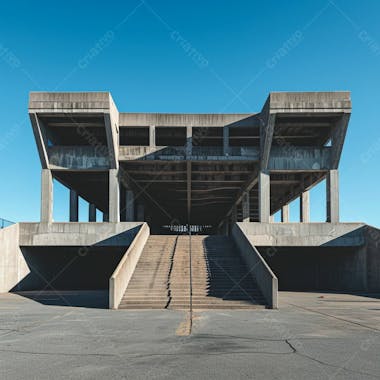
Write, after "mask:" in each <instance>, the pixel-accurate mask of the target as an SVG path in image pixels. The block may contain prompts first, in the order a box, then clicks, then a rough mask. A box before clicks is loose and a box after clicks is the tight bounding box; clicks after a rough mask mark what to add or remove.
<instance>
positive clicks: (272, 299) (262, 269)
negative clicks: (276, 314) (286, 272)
mask: <svg viewBox="0 0 380 380" xmlns="http://www.w3.org/2000/svg"><path fill="white" fill-rule="evenodd" d="M241 224H247V223H235V224H234V226H233V228H232V237H233V239H234V241H235V243H236V245H237V246H238V248H239V251H240V255H241V256H242V258H243V260H244V261H245V264H246V265H247V267H248V269H249V272H250V273H251V274H252V276H253V277H254V278H255V280H256V282H257V285H258V287H259V288H260V291H261V293H262V294H263V296H264V298H265V300H266V302H267V304H268V306H269V307H270V308H271V309H277V308H278V280H277V277H276V276H275V274H274V273H273V272H272V270H271V269H270V268H269V266H268V264H267V263H266V262H265V260H264V259H263V257H262V256H261V255H260V253H259V251H258V250H257V249H256V247H255V246H254V245H253V244H252V243H251V242H250V240H249V239H248V238H247V236H246V235H245V234H244V232H243V231H242V229H241Z"/></svg>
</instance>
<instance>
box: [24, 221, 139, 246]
mask: <svg viewBox="0 0 380 380" xmlns="http://www.w3.org/2000/svg"><path fill="white" fill-rule="evenodd" d="M141 224H142V223H141V222H120V223H82V222H79V223H72V222H71V223H51V224H47V223H20V241H19V244H20V246H91V245H97V246H118V245H125V246H129V245H130V244H131V242H132V240H133V238H134V237H135V235H136V234H137V231H138V229H139V226H141Z"/></svg>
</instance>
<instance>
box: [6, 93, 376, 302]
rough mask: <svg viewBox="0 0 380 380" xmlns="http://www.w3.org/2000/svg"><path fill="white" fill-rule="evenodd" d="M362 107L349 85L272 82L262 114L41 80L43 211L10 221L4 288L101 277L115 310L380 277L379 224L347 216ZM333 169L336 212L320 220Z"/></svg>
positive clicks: (265, 295)
mask: <svg viewBox="0 0 380 380" xmlns="http://www.w3.org/2000/svg"><path fill="white" fill-rule="evenodd" d="M350 114H351V100H350V93H349V92H299V93H292V92H281V93H277V92H276V93H270V94H269V96H268V98H267V99H266V101H265V103H264V105H263V107H262V109H261V111H260V112H258V113H252V114H158V113H130V112H127V113H125V112H119V110H118V109H117V107H116V105H115V103H114V101H113V99H112V97H111V94H110V93H108V92H81V93H50V92H38V93H31V94H30V100H29V115H30V120H31V125H32V128H33V132H34V136H35V141H36V144H37V148H38V153H39V156H40V160H41V166H42V171H41V221H40V223H18V224H16V225H13V226H10V227H7V228H5V229H3V230H1V231H0V238H1V240H0V291H2V292H7V291H32V290H40V291H41V290H43V289H54V290H56V291H61V290H68V289H69V290H78V291H80V290H83V289H87V290H88V289H104V290H107V292H108V293H109V305H110V307H111V308H122V307H124V308H161V307H162V308H165V307H166V308H171V307H172V308H186V307H187V306H188V305H189V303H191V304H192V306H194V307H202V308H207V307H212V308H232V307H235V308H243V307H246V308H248V307H273V308H276V307H277V291H278V289H286V290H326V291H345V292H347V291H361V292H363V291H364V292H370V291H379V290H380V259H379V249H380V248H379V246H378V242H379V241H380V233H379V231H378V230H377V229H375V228H373V227H370V226H367V225H366V224H364V223H343V222H341V221H340V219H339V161H340V157H341V153H342V149H343V144H344V140H345V135H346V131H347V128H348V124H349V119H350ZM53 180H55V181H58V182H60V183H61V184H63V185H64V186H66V187H67V188H68V189H69V192H70V196H69V200H68V204H67V207H68V208H69V210H70V220H69V221H68V222H66V223H61V222H59V223H58V222H54V220H53V207H54V206H53V205H54V199H53V183H54V181H53ZM323 180H325V183H326V204H323V205H322V204H321V205H319V206H320V207H325V208H326V222H324V223H311V222H310V212H309V207H310V196H309V191H310V189H311V188H312V187H313V186H315V185H317V184H318V183H319V182H321V181H323ZM79 197H81V198H83V199H84V200H85V201H87V202H88V205H89V206H88V222H78V199H79ZM297 198H299V199H300V210H299V215H300V217H299V222H297V223H290V222H289V203H290V202H291V201H293V200H295V199H297ZM97 210H98V212H97ZM99 211H100V212H101V214H102V218H101V220H97V215H98V216H99ZM278 211H281V222H274V218H273V215H274V214H275V213H276V212H278ZM98 219H99V218H98ZM191 235H192V236H191ZM68 263H70V264H68ZM63 268H64V269H63ZM189 289H191V291H190V290H189Z"/></svg>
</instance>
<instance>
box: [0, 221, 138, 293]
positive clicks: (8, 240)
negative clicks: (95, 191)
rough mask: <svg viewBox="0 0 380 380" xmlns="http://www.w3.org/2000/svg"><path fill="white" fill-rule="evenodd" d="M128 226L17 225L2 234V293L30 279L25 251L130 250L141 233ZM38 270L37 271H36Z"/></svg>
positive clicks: (93, 224)
mask: <svg viewBox="0 0 380 380" xmlns="http://www.w3.org/2000/svg"><path fill="white" fill-rule="evenodd" d="M140 226H141V223H139V222H125V223H74V222H72V223H17V224H15V225H12V226H10V227H7V228H4V229H2V230H0V291H1V292H7V291H10V290H11V289H12V288H14V287H15V286H16V285H17V284H19V283H21V282H22V280H23V279H24V278H25V277H26V276H28V275H29V274H30V272H31V270H30V269H29V267H28V262H27V261H28V260H27V257H28V254H27V252H26V251H24V252H23V251H22V248H25V247H44V248H45V250H46V248H48V247H49V246H50V247H60V248H62V247H68V246H71V247H91V246H94V247H119V246H124V247H128V246H129V245H130V244H131V242H132V241H133V239H134V237H135V235H136V234H137V232H138V230H139V229H140ZM35 269H37V268H35Z"/></svg>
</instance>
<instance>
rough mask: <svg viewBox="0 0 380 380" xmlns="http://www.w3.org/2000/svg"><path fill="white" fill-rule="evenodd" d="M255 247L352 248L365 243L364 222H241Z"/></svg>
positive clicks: (240, 224)
mask: <svg viewBox="0 0 380 380" xmlns="http://www.w3.org/2000/svg"><path fill="white" fill-rule="evenodd" d="M238 225H239V227H240V228H241V230H242V231H243V232H244V233H245V234H246V235H247V236H248V239H249V240H250V241H251V242H252V244H253V245H255V246H283V247H286V246H287V247H299V246H301V247H302V246H303V247H314V246H322V245H323V246H331V247H334V246H335V247H349V246H360V245H364V244H365V237H364V234H363V231H364V230H363V228H364V226H365V224H364V223H286V224H282V223H241V222H239V223H238Z"/></svg>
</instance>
